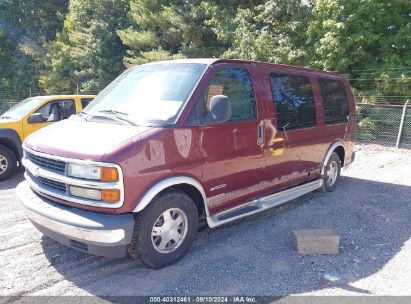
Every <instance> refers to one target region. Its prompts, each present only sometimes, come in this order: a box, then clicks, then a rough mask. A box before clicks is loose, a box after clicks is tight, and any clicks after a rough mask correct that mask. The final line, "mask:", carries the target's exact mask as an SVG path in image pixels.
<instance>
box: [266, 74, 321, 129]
mask: <svg viewBox="0 0 411 304" xmlns="http://www.w3.org/2000/svg"><path fill="white" fill-rule="evenodd" d="M270 83H271V90H272V94H273V99H274V103H275V111H276V115H277V128H278V129H279V130H281V131H284V130H293V129H301V128H309V127H314V126H315V122H316V116H315V102H314V95H313V90H312V87H311V82H310V80H309V79H308V78H307V77H304V76H296V75H287V74H276V73H272V74H270Z"/></svg>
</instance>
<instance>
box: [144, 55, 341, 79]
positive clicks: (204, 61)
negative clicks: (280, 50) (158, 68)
mask: <svg viewBox="0 0 411 304" xmlns="http://www.w3.org/2000/svg"><path fill="white" fill-rule="evenodd" d="M166 62H167V63H199V64H206V65H213V64H215V63H240V64H258V65H265V66H272V67H278V68H285V69H292V70H300V71H305V72H314V73H316V74H325V75H333V76H339V77H343V76H342V75H341V74H338V73H336V72H333V71H323V70H318V69H311V68H304V67H299V66H294V65H287V64H278V63H270V62H263V61H254V60H243V59H224V58H192V59H174V60H164V61H157V62H151V63H147V64H157V63H166Z"/></svg>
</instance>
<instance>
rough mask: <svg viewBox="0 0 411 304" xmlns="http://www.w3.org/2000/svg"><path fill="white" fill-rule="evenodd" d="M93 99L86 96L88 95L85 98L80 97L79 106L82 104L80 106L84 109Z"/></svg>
mask: <svg viewBox="0 0 411 304" xmlns="http://www.w3.org/2000/svg"><path fill="white" fill-rule="evenodd" d="M93 99H94V98H88V97H87V98H82V99H81V106H82V108H83V109H84V108H85V107H87V106H88V104H89V103H90V102H92V101H93Z"/></svg>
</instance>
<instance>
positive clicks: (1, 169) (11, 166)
mask: <svg viewBox="0 0 411 304" xmlns="http://www.w3.org/2000/svg"><path fill="white" fill-rule="evenodd" d="M16 168H17V158H16V155H15V154H14V152H13V151H12V150H10V149H9V148H7V147H6V146H3V145H0V181H3V180H6V179H8V178H9V177H10V176H11V175H12V174H13V173H14V172H15V171H16Z"/></svg>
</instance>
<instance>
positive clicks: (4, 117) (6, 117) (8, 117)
mask: <svg viewBox="0 0 411 304" xmlns="http://www.w3.org/2000/svg"><path fill="white" fill-rule="evenodd" d="M0 118H3V119H11V117H10V116H6V115H3V116H0Z"/></svg>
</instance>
